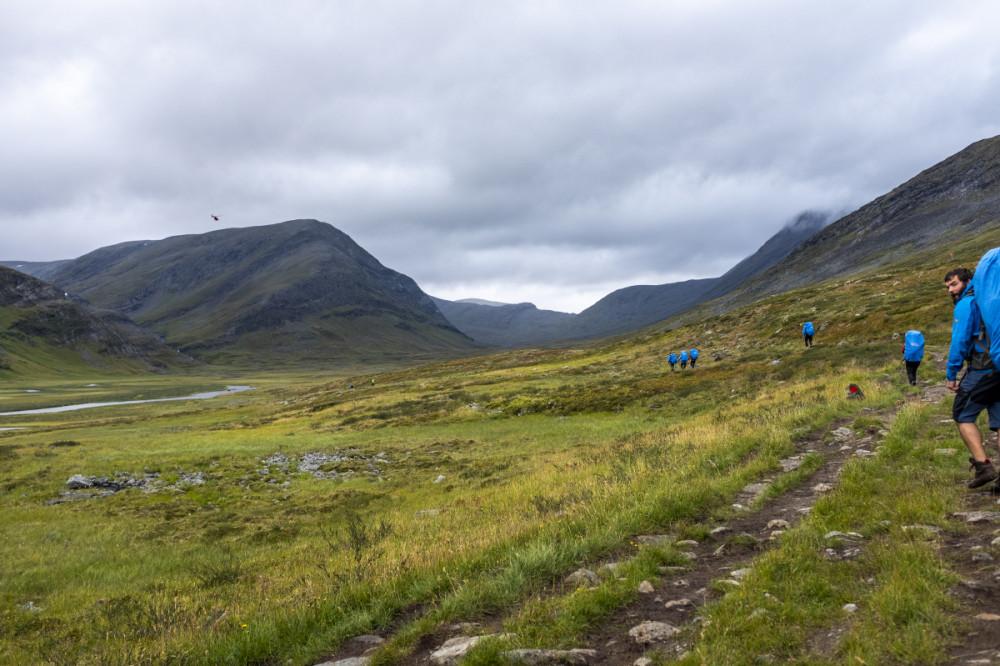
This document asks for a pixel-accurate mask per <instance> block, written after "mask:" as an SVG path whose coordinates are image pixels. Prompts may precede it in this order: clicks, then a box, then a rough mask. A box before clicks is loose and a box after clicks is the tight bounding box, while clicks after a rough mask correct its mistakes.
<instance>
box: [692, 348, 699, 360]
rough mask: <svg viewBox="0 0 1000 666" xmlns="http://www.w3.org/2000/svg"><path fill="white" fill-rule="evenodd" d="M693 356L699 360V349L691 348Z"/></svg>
mask: <svg viewBox="0 0 1000 666" xmlns="http://www.w3.org/2000/svg"><path fill="white" fill-rule="evenodd" d="M691 358H693V359H694V360H698V350H697V349H692V350H691Z"/></svg>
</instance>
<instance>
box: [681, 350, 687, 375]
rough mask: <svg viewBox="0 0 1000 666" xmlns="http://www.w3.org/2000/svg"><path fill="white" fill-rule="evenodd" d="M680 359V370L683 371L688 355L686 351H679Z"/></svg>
mask: <svg viewBox="0 0 1000 666" xmlns="http://www.w3.org/2000/svg"><path fill="white" fill-rule="evenodd" d="M680 359H681V370H683V369H684V368H686V367H688V353H687V350H684V349H682V350H681V356H680Z"/></svg>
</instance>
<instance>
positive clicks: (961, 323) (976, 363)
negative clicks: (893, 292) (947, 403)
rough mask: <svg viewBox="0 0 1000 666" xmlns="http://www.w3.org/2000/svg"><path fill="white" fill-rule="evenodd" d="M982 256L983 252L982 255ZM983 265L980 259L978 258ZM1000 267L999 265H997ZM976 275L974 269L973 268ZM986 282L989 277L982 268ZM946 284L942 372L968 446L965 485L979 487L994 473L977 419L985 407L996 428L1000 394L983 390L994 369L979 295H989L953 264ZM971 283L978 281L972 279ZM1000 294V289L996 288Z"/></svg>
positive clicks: (999, 417)
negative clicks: (947, 340)
mask: <svg viewBox="0 0 1000 666" xmlns="http://www.w3.org/2000/svg"><path fill="white" fill-rule="evenodd" d="M983 259H984V260H985V259H986V257H984V258H983ZM980 266H981V267H982V266H983V262H982V261H981V262H980ZM995 270H997V271H998V272H1000V266H997V267H996V269H995ZM977 280H978V274H977ZM984 282H988V280H987V276H986V275H985V274H984ZM944 283H945V286H946V287H947V288H948V293H949V294H950V295H951V298H952V300H953V301H954V303H955V314H954V317H953V323H952V329H951V348H950V350H949V352H948V368H947V371H946V375H945V378H946V380H947V386H948V388H950V389H951V390H952V391H955V402H954V404H953V405H952V418H953V419H954V420H955V422H956V423H957V424H958V433H959V434H960V435H961V436H962V441H963V442H965V446H966V448H967V449H969V455H970V457H969V462H970V463H972V468H973V470H974V475H973V477H972V480H971V481H969V484H968V486H969V488H979V487H980V486H984V485H986V484H987V483H989V482H990V481H993V480H994V479H996V478H997V471H996V469H994V467H993V463H992V462H990V459H989V458H988V457H987V456H986V449H985V448H984V447H983V436H982V433H980V432H979V426H978V425H976V419H978V418H979V414H980V413H982V411H983V410H984V409H985V410H986V412H987V413H988V414H989V420H990V429H991V430H994V431H995V430H997V429H1000V397H998V396H996V395H992V394H991V392H990V391H989V390H987V389H988V388H989V387H990V386H991V385H992V384H993V382H994V378H995V377H996V376H997V373H996V372H995V371H994V366H993V361H992V357H991V355H990V346H991V345H990V336H989V334H988V332H987V331H988V329H987V326H986V324H985V321H986V320H985V319H984V317H983V315H982V314H981V311H980V303H979V301H990V300H992V299H991V298H989V297H988V296H987V294H988V292H986V291H985V289H984V291H983V294H982V295H978V294H977V293H976V290H975V289H974V288H973V284H972V283H973V275H972V271H970V270H969V269H968V268H956V269H954V270H951V271H948V273H947V274H946V275H945V276H944ZM975 286H977V287H978V286H980V285H979V284H978V283H976V285H975ZM994 293H995V295H997V296H1000V292H994ZM963 364H964V365H965V366H966V368H965V374H964V375H962V378H961V380H959V379H958V371H959V370H961V369H962V365H963Z"/></svg>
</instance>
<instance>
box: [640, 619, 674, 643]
mask: <svg viewBox="0 0 1000 666" xmlns="http://www.w3.org/2000/svg"><path fill="white" fill-rule="evenodd" d="M680 631H681V630H680V629H678V628H677V627H675V626H674V625H672V624H669V623H667V622H651V621H649V620H647V621H645V622H643V623H641V624H639V625H637V626H635V627H632V628H631V629H629V631H628V635H629V636H631V637H632V638H634V639H635V642H636V643H639V644H640V645H647V644H649V643H660V642H663V641H666V640H667V639H669V638H670V637H671V636H673V635H674V634H678V633H680Z"/></svg>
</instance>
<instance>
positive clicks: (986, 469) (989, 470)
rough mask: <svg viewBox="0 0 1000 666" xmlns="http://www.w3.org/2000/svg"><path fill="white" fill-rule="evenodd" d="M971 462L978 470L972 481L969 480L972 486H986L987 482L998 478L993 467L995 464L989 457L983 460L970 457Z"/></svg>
mask: <svg viewBox="0 0 1000 666" xmlns="http://www.w3.org/2000/svg"><path fill="white" fill-rule="evenodd" d="M969 462H971V463H972V467H973V468H974V469H975V470H976V474H975V476H973V477H972V481H969V487H970V488H978V487H980V486H985V485H986V484H987V483H989V482H990V481H993V480H994V479H996V478H997V471H996V470H995V469H993V464H992V463H991V462H990V459H989V458H987V459H986V460H984V461H983V462H979V461H978V460H973V459H972V458H969Z"/></svg>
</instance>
